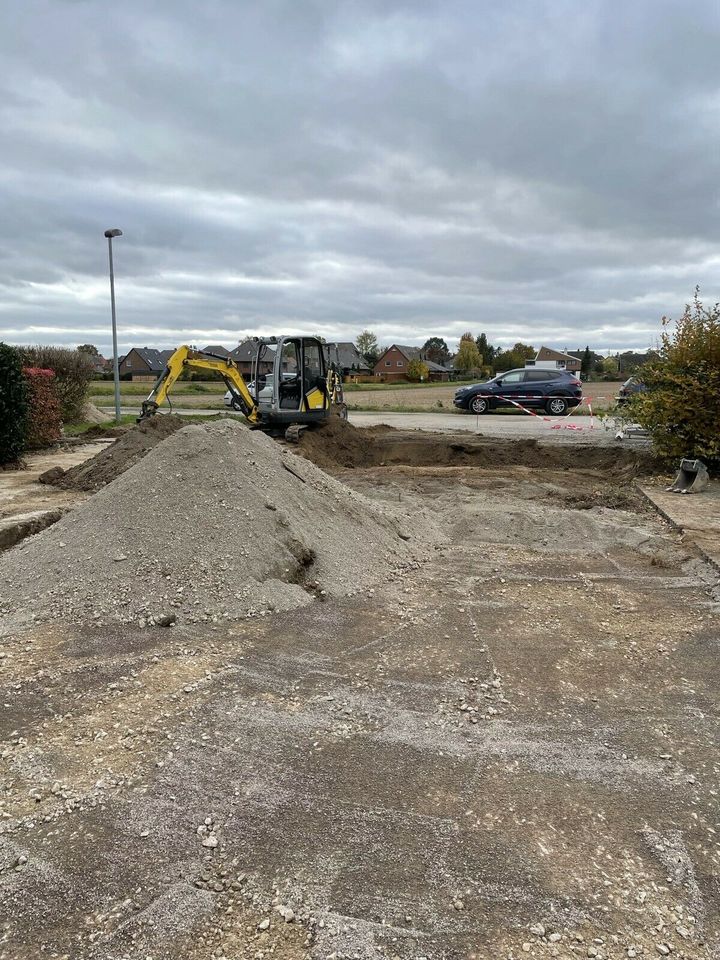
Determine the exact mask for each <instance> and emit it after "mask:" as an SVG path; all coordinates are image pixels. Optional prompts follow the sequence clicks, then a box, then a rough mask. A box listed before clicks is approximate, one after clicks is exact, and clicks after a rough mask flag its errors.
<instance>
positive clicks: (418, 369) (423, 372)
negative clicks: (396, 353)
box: [407, 358, 430, 383]
mask: <svg viewBox="0 0 720 960" xmlns="http://www.w3.org/2000/svg"><path fill="white" fill-rule="evenodd" d="M407 378H408V380H412V381H414V382H415V383H417V382H418V381H420V380H429V379H430V369H429V367H428V365H427V364H426V363H424V362H423V361H422V360H420V359H419V358H416V359H413V360H411V361H410V362H409V363H408V366H407Z"/></svg>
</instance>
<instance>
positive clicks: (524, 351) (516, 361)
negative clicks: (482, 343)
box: [492, 341, 536, 373]
mask: <svg viewBox="0 0 720 960" xmlns="http://www.w3.org/2000/svg"><path fill="white" fill-rule="evenodd" d="M535 353H536V351H535V347H531V346H530V345H529V344H527V343H521V342H519V341H518V343H516V344H515V346H513V347H511V348H510V350H500V351H499V352H497V353H496V354H495V356H494V358H493V362H492V366H493V370H494V371H495V373H501V372H503V371H505V370H514V369H515V368H516V367H524V366H525V361H526V360H532V359H533V357H534V356H535Z"/></svg>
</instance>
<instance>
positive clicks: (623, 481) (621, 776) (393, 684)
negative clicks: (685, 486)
mask: <svg viewBox="0 0 720 960" xmlns="http://www.w3.org/2000/svg"><path fill="white" fill-rule="evenodd" d="M340 476H341V478H342V479H344V480H345V481H346V482H349V483H351V484H352V485H353V486H354V487H356V488H357V489H359V490H361V491H362V492H364V493H366V494H369V495H371V496H373V497H378V498H382V499H384V500H388V501H390V502H401V503H404V504H405V505H408V506H412V505H413V504H417V505H418V506H419V505H429V506H431V507H432V509H433V510H434V511H435V513H436V515H437V516H438V518H439V519H440V520H441V522H442V523H443V525H444V528H445V529H446V531H447V533H448V534H449V536H450V539H451V542H450V544H449V545H448V546H446V547H443V548H442V549H439V550H437V551H436V553H435V556H434V559H432V560H431V561H430V562H428V563H427V564H425V565H424V566H422V567H420V568H418V569H417V570H415V571H412V572H410V573H408V574H407V575H406V576H405V577H404V578H403V579H402V580H400V581H397V582H393V583H387V584H384V585H383V586H381V587H379V588H377V589H375V590H368V591H364V592H363V593H362V594H359V595H358V596H356V597H353V598H350V599H345V600H337V601H327V602H321V601H319V600H318V601H317V602H316V603H314V604H312V605H310V606H307V607H304V608H302V609H300V610H296V611H289V612H285V613H283V614H276V615H272V616H267V617H265V618H262V619H258V620H256V621H253V622H251V623H248V624H242V625H237V624H235V625H223V624H220V623H218V624H209V625H194V626H181V627H177V628H173V629H164V630H163V629H160V628H151V629H139V628H118V629H108V628H87V629H82V630H81V629H78V628H77V627H75V626H73V624H70V623H66V624H59V625H55V626H53V627H42V628H38V629H36V630H35V632H33V633H30V634H26V635H22V636H20V635H18V636H16V637H15V638H13V639H12V640H11V641H9V642H8V643H7V644H6V645H5V646H4V647H3V650H2V654H3V659H2V661H0V664H1V666H0V669H1V670H2V681H1V683H2V696H0V703H1V704H2V710H1V712H0V735H1V736H2V745H1V752H0V830H1V831H2V833H1V834H0V902H2V911H1V912H2V914H3V915H2V918H1V919H2V923H1V924H0V957H1V958H2V960H29V958H35V957H38V956H41V955H42V956H53V955H54V956H58V957H66V958H73V960H75V958H103V960H121V958H132V960H141V958H147V957H152V958H153V960H164V958H168V960H169V958H173V960H178V958H187V960H200V958H203V960H204V958H211V957H215V958H217V957H223V956H224V957H227V958H233V960H250V958H252V960H263V958H270V957H273V958H281V960H301V958H303V960H310V958H312V960H319V958H323V960H328V958H330V957H333V958H337V960H342V958H360V960H370V958H378V957H387V958H400V960H419V958H421V957H426V958H428V960H469V958H485V960H496V958H499V957H502V958H519V957H525V956H530V957H533V956H534V957H551V956H554V957H561V958H569V957H598V958H621V957H622V958H625V957H640V956H642V957H646V958H647V957H657V956H659V955H667V954H670V955H671V956H673V957H682V958H712V957H717V956H718V950H719V948H720V883H719V881H718V877H719V875H720V863H719V859H718V843H717V838H718V833H717V831H718V829H719V825H718V772H719V770H720V751H719V749H718V743H720V711H719V710H718V697H717V690H718V683H719V681H720V660H719V659H718V656H717V652H718V635H719V630H720V615H719V613H718V606H719V603H720V592H718V586H717V575H716V573H715V572H713V571H711V570H709V569H708V568H707V567H706V566H704V565H703V564H702V563H701V562H700V561H699V560H698V559H697V557H695V556H694V555H693V553H692V548H688V547H686V546H685V545H683V544H682V543H680V542H679V538H678V536H677V535H676V534H674V533H673V532H671V531H670V530H669V528H668V526H667V524H666V523H665V522H664V521H663V520H661V519H660V518H659V517H658V516H657V515H656V514H655V513H654V512H653V511H651V509H650V508H649V506H648V505H647V503H646V502H645V500H644V499H643V498H642V497H641V496H640V495H639V494H638V493H637V492H636V491H635V489H634V487H633V485H632V483H631V481H630V479H629V478H623V477H622V476H620V477H619V478H618V477H615V478H611V477H609V471H608V469H607V468H605V469H603V470H602V471H601V472H595V471H593V470H587V469H586V470H581V469H574V468H570V469H568V468H565V469H563V468H562V467H561V466H559V465H558V466H555V467H544V466H542V465H539V466H538V465H534V466H533V465H528V464H525V465H513V464H510V463H506V464H504V465H502V466H499V467H498V468H497V469H495V470H490V469H486V468H483V467H479V466H476V465H468V464H457V463H455V464H444V465H425V466H417V465H415V466H412V467H408V466H403V465H402V464H399V463H395V464H393V465H386V466H379V465H375V466H373V467H370V468H364V469H361V468H357V467H356V468H354V469H352V470H340ZM158 549H159V550H160V549H161V547H159V548H158ZM139 589H141V587H140V585H139Z"/></svg>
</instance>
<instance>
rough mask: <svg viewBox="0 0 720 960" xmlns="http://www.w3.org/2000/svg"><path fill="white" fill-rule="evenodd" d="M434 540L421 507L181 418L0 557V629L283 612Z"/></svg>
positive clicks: (400, 560) (265, 442)
mask: <svg viewBox="0 0 720 960" xmlns="http://www.w3.org/2000/svg"><path fill="white" fill-rule="evenodd" d="M169 419H170V418H169V417H162V418H161V417H158V418H156V420H157V421H159V422H160V423H162V421H166V420H169ZM178 419H179V418H178ZM154 422H155V421H149V425H148V426H146V428H145V430H142V429H141V430H138V431H133V432H132V435H131V434H128V435H127V437H124V438H122V440H120V441H118V443H117V444H115V445H114V448H115V450H116V451H117V450H119V449H122V450H125V451H127V445H126V446H124V447H123V446H121V445H122V444H123V443H124V441H125V440H128V439H132V436H135V437H137V436H140V437H143V436H147V434H148V431H149V430H150V431H152V436H156V433H157V429H156V428H153V427H152V426H150V424H153V423H154ZM166 429H167V427H166ZM109 449H113V448H109ZM105 452H107V451H105ZM116 456H117V454H116ZM96 459H98V458H96ZM113 463H114V461H110V465H111V466H112V464H113ZM103 475H104V476H107V472H105V473H104V474H103ZM443 539H444V537H443V536H442V535H441V534H440V533H439V532H438V531H437V530H436V528H435V526H434V524H433V522H432V520H431V519H430V518H429V517H428V516H426V515H425V514H424V513H423V512H422V511H421V510H414V511H413V512H412V514H408V513H405V512H404V511H401V510H399V509H398V508H396V507H394V506H388V505H386V504H382V503H377V502H375V501H372V500H369V499H367V498H366V497H364V496H363V495H362V494H359V493H355V492H354V491H352V490H350V489H349V488H348V487H346V486H345V485H344V484H342V483H340V482H339V481H337V480H335V479H333V478H332V477H329V476H328V475H327V474H325V473H323V471H322V470H319V469H318V468H317V467H316V466H315V465H314V464H312V463H309V462H307V461H305V460H303V459H301V458H299V457H297V456H295V455H294V454H293V453H291V452H290V451H288V450H285V449H283V448H282V447H281V446H280V444H278V443H276V442H275V441H273V440H271V439H270V438H269V437H267V436H266V435H265V434H262V433H259V432H256V431H251V430H249V429H248V428H247V427H245V426H243V425H242V424H239V423H236V422H235V421H232V420H221V421H217V422H214V423H211V424H207V425H201V426H187V427H185V429H183V430H179V431H177V432H175V433H174V434H173V435H172V436H170V437H168V438H167V439H165V440H164V441H163V442H162V443H157V445H156V447H155V449H154V450H151V451H150V452H146V454H145V456H143V457H142V459H140V460H139V462H137V463H135V465H134V466H132V467H130V469H125V470H124V472H123V473H122V476H119V477H118V478H117V479H116V480H114V481H113V482H112V483H111V484H108V485H107V486H106V487H104V489H102V490H100V491H99V492H98V493H97V494H95V496H94V497H91V498H90V499H88V500H86V501H85V502H84V503H82V504H81V505H80V506H79V507H78V508H77V509H76V510H74V511H73V512H72V513H71V514H69V515H68V516H67V517H65V518H64V519H62V520H60V521H59V522H58V523H57V524H55V525H54V526H53V527H51V528H49V529H48V530H46V531H45V532H44V533H42V534H39V535H38V536H37V537H34V538H33V539H31V540H29V541H26V543H25V544H24V545H23V546H21V547H18V548H16V549H15V550H12V551H10V552H9V553H7V554H6V555H4V556H3V557H2V558H1V559H0V597H1V598H2V601H1V604H2V611H1V612H2V613H4V614H5V617H4V618H3V620H4V622H3V629H9V630H12V629H15V628H17V627H18V626H22V625H23V624H25V623H27V622H28V621H31V620H40V621H43V620H51V619H56V618H68V619H71V620H72V621H74V622H80V623H83V622H86V623H87V622H90V623H95V624H97V623H106V622H116V621H120V622H133V621H134V622H138V621H140V622H141V624H142V625H147V624H152V623H159V624H160V625H168V624H169V623H170V622H171V621H172V620H173V619H174V618H177V619H179V620H185V621H190V620H192V621H202V620H210V621H222V620H227V619H238V618H244V617H247V616H252V615H255V614H258V613H264V612H267V611H271V610H284V609H288V608H291V607H296V606H299V605H303V604H306V603H310V602H312V601H313V600H314V599H315V598H316V597H319V598H320V599H322V598H324V597H325V596H339V595H345V594H348V593H352V592H355V591H356V590H358V589H362V588H363V587H365V586H368V585H370V584H374V583H377V582H378V581H385V580H387V579H388V578H389V577H392V576H393V575H394V574H396V573H398V572H400V571H402V570H405V569H408V567H412V566H414V565H416V564H417V563H418V562H419V561H420V560H421V559H423V558H424V557H425V556H427V554H428V552H429V551H432V550H433V549H434V544H435V543H437V542H440V541H441V540H443Z"/></svg>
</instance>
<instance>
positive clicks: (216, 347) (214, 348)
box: [203, 343, 230, 357]
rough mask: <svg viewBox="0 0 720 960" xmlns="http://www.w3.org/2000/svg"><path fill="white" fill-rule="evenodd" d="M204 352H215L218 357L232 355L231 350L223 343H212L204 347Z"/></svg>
mask: <svg viewBox="0 0 720 960" xmlns="http://www.w3.org/2000/svg"><path fill="white" fill-rule="evenodd" d="M203 353H214V354H215V356H216V357H229V356H230V351H229V350H228V349H227V347H224V346H223V345H222V344H221V343H211V344H210V346H209V347H205V348H204V350H203Z"/></svg>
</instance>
